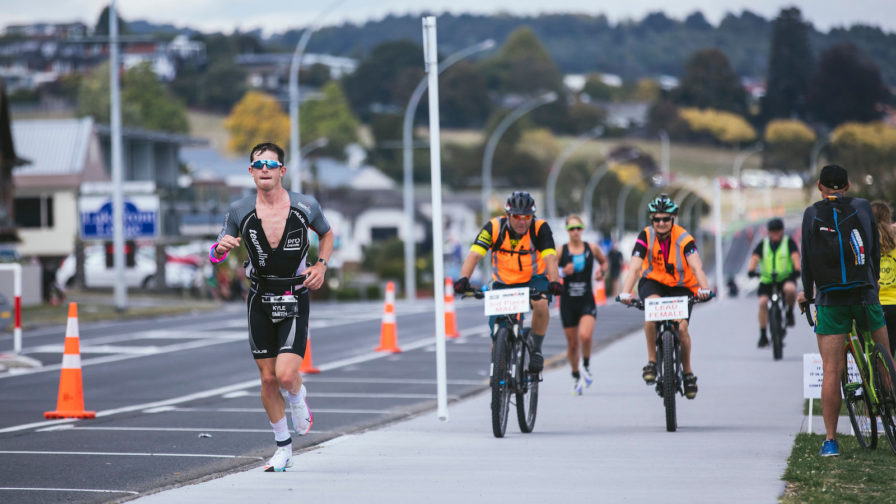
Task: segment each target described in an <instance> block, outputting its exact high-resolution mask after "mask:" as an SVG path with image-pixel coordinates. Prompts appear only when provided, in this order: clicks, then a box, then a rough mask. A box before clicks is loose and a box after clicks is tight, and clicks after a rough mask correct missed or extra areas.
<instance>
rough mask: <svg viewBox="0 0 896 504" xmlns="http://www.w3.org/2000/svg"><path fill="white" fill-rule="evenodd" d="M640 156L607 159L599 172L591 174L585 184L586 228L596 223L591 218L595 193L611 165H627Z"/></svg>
mask: <svg viewBox="0 0 896 504" xmlns="http://www.w3.org/2000/svg"><path fill="white" fill-rule="evenodd" d="M638 155H639V153H635V154H633V155H631V156H629V157H626V158H624V159H618V160H613V159H610V158H607V159H605V160H604V162H603V163H602V164H601V166H600V168H598V169H597V170H595V172H594V173H593V174H591V178H589V179H588V183H587V184H585V196H584V199H583V202H582V218H583V219H585V226H586V227H589V228H590V227H592V226H593V225H594V223H595V221H596V219H592V218H591V214H592V212H591V208H592V207H591V200H592V199H593V198H594V191H595V189H597V183H598V182H600V180H601V179H602V178H604V175H606V174H607V172H609V171H610V166H611V163H612V164H619V163H627V162H629V161H631V160H632V159H636V158H637V157H638Z"/></svg>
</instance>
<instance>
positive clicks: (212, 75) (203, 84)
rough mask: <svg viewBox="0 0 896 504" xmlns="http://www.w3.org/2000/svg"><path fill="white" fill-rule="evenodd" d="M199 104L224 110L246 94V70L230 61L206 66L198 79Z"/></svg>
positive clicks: (228, 108)
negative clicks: (206, 68)
mask: <svg viewBox="0 0 896 504" xmlns="http://www.w3.org/2000/svg"><path fill="white" fill-rule="evenodd" d="M199 86H200V89H201V91H200V93H199V104H200V105H201V106H203V107H206V108H209V109H212V110H217V111H226V110H230V109H231V108H232V107H233V105H234V104H235V103H236V102H237V100H239V99H240V97H242V96H244V95H245V94H246V90H247V89H248V86H247V85H246V71H245V70H244V69H243V68H242V67H240V66H239V65H237V64H235V63H233V62H232V61H218V62H215V63H213V64H211V65H209V67H208V71H206V72H205V75H204V76H202V77H201V78H200V79H199Z"/></svg>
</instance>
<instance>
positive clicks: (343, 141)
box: [299, 81, 360, 159]
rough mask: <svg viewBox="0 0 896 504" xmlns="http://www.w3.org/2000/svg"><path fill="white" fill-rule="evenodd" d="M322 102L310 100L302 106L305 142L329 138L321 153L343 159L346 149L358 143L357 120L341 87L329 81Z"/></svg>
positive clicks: (323, 90)
mask: <svg viewBox="0 0 896 504" xmlns="http://www.w3.org/2000/svg"><path fill="white" fill-rule="evenodd" d="M321 95H322V97H321V98H320V99H319V100H308V101H306V102H304V103H303V104H302V108H301V110H300V112H301V113H300V114H299V123H300V127H301V128H302V138H304V139H305V141H306V142H312V141H314V140H316V139H318V138H326V139H327V145H326V147H324V148H323V149H322V150H323V152H325V153H327V154H328V155H330V156H333V157H336V158H339V159H343V158H344V157H345V148H346V147H347V146H348V145H349V144H351V143H355V142H357V141H358V128H359V127H360V123H359V121H358V118H357V117H355V115H354V114H353V113H352V109H351V107H350V106H349V103H348V99H347V98H346V97H345V93H344V92H343V91H342V85H341V84H339V82H337V81H330V82H329V83H327V84H326V85H324V87H323V88H322V89H321Z"/></svg>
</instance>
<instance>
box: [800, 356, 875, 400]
mask: <svg viewBox="0 0 896 504" xmlns="http://www.w3.org/2000/svg"><path fill="white" fill-rule="evenodd" d="M846 366H847V370H848V373H849V381H851V382H861V381H862V377H861V376H859V368H857V367H856V363H855V361H854V360H853V359H852V355H849V354H847V356H846ZM823 376H824V372H823V370H822V367H821V354H817V353H807V354H803V399H821V379H822V377H823ZM838 381H839V380H838ZM840 393H841V394H842V393H843V391H842V390H841V391H840Z"/></svg>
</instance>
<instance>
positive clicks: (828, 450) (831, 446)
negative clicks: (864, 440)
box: [818, 439, 840, 457]
mask: <svg viewBox="0 0 896 504" xmlns="http://www.w3.org/2000/svg"><path fill="white" fill-rule="evenodd" d="M818 454H819V455H821V456H822V457H838V456H840V446H839V445H837V440H836V439H826V440H825V442H824V443H822V444H821V451H820V452H818Z"/></svg>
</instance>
